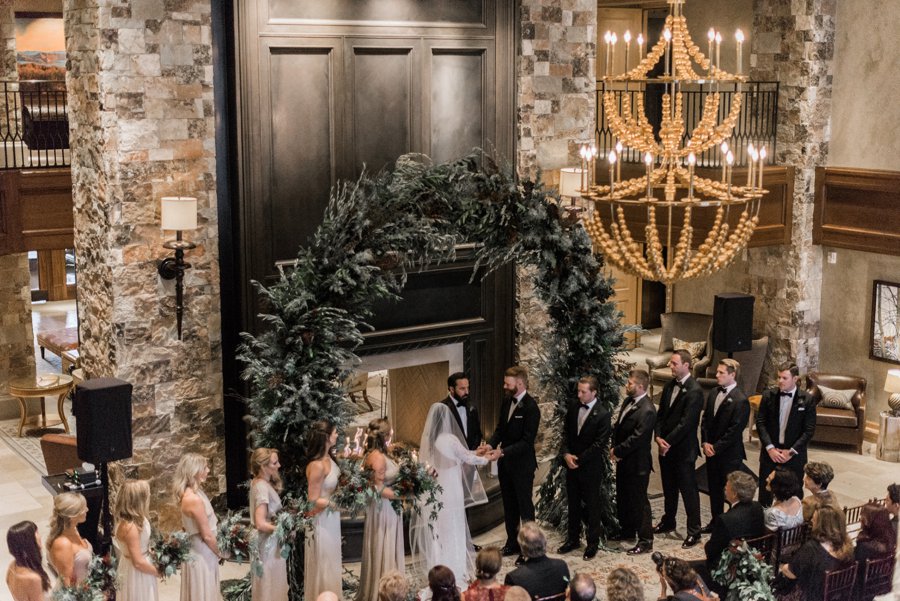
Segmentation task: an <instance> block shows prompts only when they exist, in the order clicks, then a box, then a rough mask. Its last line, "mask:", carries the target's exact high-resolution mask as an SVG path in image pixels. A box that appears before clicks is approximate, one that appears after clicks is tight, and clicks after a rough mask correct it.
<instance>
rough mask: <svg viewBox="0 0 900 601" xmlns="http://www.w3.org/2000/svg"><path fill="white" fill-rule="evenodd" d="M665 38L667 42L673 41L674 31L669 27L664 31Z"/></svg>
mask: <svg viewBox="0 0 900 601" xmlns="http://www.w3.org/2000/svg"><path fill="white" fill-rule="evenodd" d="M663 37H664V38H665V39H666V42H671V41H672V31H671V30H670V29H669V28H668V27H666V28H665V29H664V30H663Z"/></svg>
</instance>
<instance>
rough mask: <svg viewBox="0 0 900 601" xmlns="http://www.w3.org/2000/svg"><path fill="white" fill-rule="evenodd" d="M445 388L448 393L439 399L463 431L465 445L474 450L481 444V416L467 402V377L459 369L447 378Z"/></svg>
mask: <svg viewBox="0 0 900 601" xmlns="http://www.w3.org/2000/svg"><path fill="white" fill-rule="evenodd" d="M447 390H448V391H449V393H450V394H448V395H447V398H446V399H444V400H443V401H441V402H442V403H443V404H445V405H447V407H449V409H450V415H452V416H453V420H454V421H455V422H456V425H457V426H459V429H460V430H461V431H462V433H463V438H464V439H465V441H466V446H468V447H469V450H470V451H475V450H477V449H478V446H479V445H480V444H481V438H482V434H481V417H480V416H479V415H478V409H476V408H475V406H474V405H471V404H469V378H467V377H466V374H464V373H463V372H461V371H458V372H456V373H454V374H451V375H450V377H449V378H447Z"/></svg>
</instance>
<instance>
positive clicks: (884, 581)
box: [859, 557, 894, 601]
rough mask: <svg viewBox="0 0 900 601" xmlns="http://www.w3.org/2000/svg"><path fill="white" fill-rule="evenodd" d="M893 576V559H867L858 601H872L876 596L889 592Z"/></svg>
mask: <svg viewBox="0 0 900 601" xmlns="http://www.w3.org/2000/svg"><path fill="white" fill-rule="evenodd" d="M893 576H894V558H893V557H885V558H884V559H867V560H866V563H865V566H864V567H863V577H862V589H861V590H860V594H859V600H860V601H872V599H873V598H875V596H876V595H884V594H885V593H889V592H890V590H891V580H892V579H893Z"/></svg>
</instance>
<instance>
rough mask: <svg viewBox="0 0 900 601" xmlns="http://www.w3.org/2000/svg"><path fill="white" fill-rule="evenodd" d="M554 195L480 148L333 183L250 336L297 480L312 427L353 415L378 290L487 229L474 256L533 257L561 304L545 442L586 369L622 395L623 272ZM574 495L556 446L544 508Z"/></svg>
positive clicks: (290, 479)
mask: <svg viewBox="0 0 900 601" xmlns="http://www.w3.org/2000/svg"><path fill="white" fill-rule="evenodd" d="M551 200H553V198H552V197H551V195H550V194H549V193H548V192H547V191H546V190H544V188H543V187H542V185H541V184H540V182H539V181H538V182H531V181H521V182H518V181H516V179H515V178H514V176H513V175H512V170H511V169H510V168H501V167H499V166H498V165H497V164H496V163H495V162H494V161H493V160H492V159H491V158H489V157H486V156H485V155H483V154H482V153H480V152H475V153H473V154H471V155H469V156H468V157H466V158H463V159H460V160H457V161H454V162H450V163H445V164H440V165H434V164H432V163H431V162H430V161H429V160H428V158H427V157H424V156H422V155H406V156H403V157H401V158H400V159H398V161H397V164H396V168H395V169H394V170H393V171H392V172H390V173H383V174H380V175H378V176H376V177H369V176H365V175H364V176H363V177H361V178H360V179H359V180H358V181H356V182H353V183H342V184H340V185H338V186H337V187H336V188H335V189H334V191H333V193H332V196H331V199H330V202H329V204H328V207H327V209H326V212H325V217H324V220H323V223H322V225H321V226H320V227H319V229H318V231H317V232H316V234H315V236H314V237H313V240H312V241H311V243H310V244H309V245H308V246H307V247H305V248H302V249H301V250H300V252H299V254H298V256H297V259H296V262H295V263H294V265H293V266H292V268H291V269H289V270H282V271H281V274H280V279H279V280H278V281H277V282H276V283H275V284H274V285H272V286H270V287H264V286H262V285H260V284H258V283H257V284H256V285H257V287H258V289H259V292H260V294H261V296H262V297H263V300H264V304H265V306H266V308H267V311H268V313H266V314H265V315H262V319H263V320H264V322H265V323H266V324H267V326H268V328H267V329H266V331H265V332H264V333H262V334H260V335H258V336H252V335H250V334H243V344H242V346H241V348H240V350H239V358H240V359H241V360H242V361H243V362H244V363H245V365H246V367H245V369H244V371H243V378H244V379H245V380H246V381H247V382H248V383H249V385H250V390H251V391H252V392H251V396H250V398H249V399H248V412H249V416H248V419H249V421H250V424H251V427H252V429H253V434H252V439H253V443H254V444H255V445H257V446H266V447H274V448H277V449H279V451H280V455H281V457H282V460H281V462H282V464H283V465H284V466H285V470H284V476H285V486H286V490H288V491H294V492H299V490H300V487H301V486H303V474H302V473H301V472H300V466H302V464H303V433H304V432H305V430H306V428H307V427H308V426H309V425H310V424H311V423H312V422H314V421H316V420H319V419H323V418H325V417H327V418H329V419H332V420H333V421H335V422H337V424H338V427H342V426H345V425H347V423H348V421H349V415H348V414H347V409H346V403H345V401H344V400H343V392H342V389H341V382H343V380H344V379H345V378H346V376H347V375H348V372H349V367H348V366H351V365H353V364H354V362H355V361H356V360H357V357H356V355H355V354H354V350H355V349H356V348H358V347H359V345H361V344H362V342H363V338H362V333H361V331H362V330H363V329H365V328H367V324H366V320H367V319H368V318H370V316H371V313H372V309H371V308H372V306H373V305H374V303H375V302H376V300H380V299H387V298H396V297H398V296H399V295H400V293H401V292H402V289H403V285H404V282H405V279H406V278H405V274H406V272H407V270H409V269H413V268H417V267H420V266H422V265H424V264H426V263H429V262H440V261H444V260H448V259H450V258H452V257H453V253H454V250H453V249H454V246H455V245H456V244H458V243H462V242H467V241H473V242H478V243H479V246H478V247H477V250H476V266H475V269H476V270H477V269H478V267H484V268H485V271H486V272H489V271H491V270H492V269H496V268H497V267H499V266H501V265H504V264H506V263H509V262H511V261H515V262H517V263H519V264H522V265H528V266H531V267H533V268H534V270H535V290H536V293H537V294H538V296H539V298H540V299H541V300H542V301H543V302H544V303H545V304H546V306H547V308H548V312H549V318H550V322H549V325H550V336H549V339H548V340H546V341H545V344H544V348H545V349H546V350H547V351H548V352H546V353H544V354H543V355H542V357H541V360H540V365H537V366H532V371H534V372H536V375H537V377H538V380H539V381H540V383H541V385H542V389H543V391H544V392H545V394H546V395H547V396H548V397H549V400H551V401H552V402H553V403H554V410H553V412H552V415H551V417H550V419H549V428H548V429H546V430H545V432H546V436H545V441H546V442H545V444H549V445H550V448H552V449H558V448H559V442H560V436H561V431H562V424H563V417H564V416H565V414H566V411H567V406H568V403H569V402H571V401H572V400H574V399H575V392H576V384H577V381H578V379H579V378H580V377H581V376H583V375H586V374H591V375H594V376H596V377H597V379H598V381H599V382H600V390H599V399H600V401H601V402H602V403H604V404H605V405H606V406H607V407H608V408H609V409H610V410H612V409H613V408H614V407H615V406H616V404H617V403H618V400H619V393H620V386H621V384H622V381H623V374H624V366H623V365H622V364H621V363H619V362H617V361H616V359H615V353H616V352H617V351H619V350H620V349H621V348H622V345H623V334H624V332H625V329H624V328H623V327H622V325H621V323H620V314H619V312H618V310H617V309H616V307H615V305H614V303H612V302H611V301H610V297H611V296H612V294H613V289H612V281H611V280H610V279H609V278H607V277H605V276H604V275H603V273H602V270H601V268H602V267H603V261H602V257H600V256H598V255H594V254H592V252H591V241H590V238H589V237H588V235H587V233H586V232H585V231H584V228H583V227H582V226H581V225H580V224H579V223H578V221H577V220H576V219H573V218H571V217H569V216H567V215H565V214H564V213H561V212H560V210H559V208H558V205H557V204H556V203H555V202H551ZM551 351H552V352H551ZM545 400H547V399H545ZM607 468H609V466H608V465H607ZM606 473H607V478H606V481H605V482H604V483H603V486H602V493H601V494H602V503H603V519H604V526H605V527H606V528H607V529H608V530H613V529H614V528H615V525H616V518H615V502H614V495H613V492H612V491H613V480H612V474H611V470H610V469H607V471H606ZM565 507H566V496H565V470H564V468H563V464H562V462H561V461H560V460H556V461H554V464H553V466H552V467H551V470H550V473H549V475H548V477H547V479H546V480H545V482H544V484H543V485H542V487H541V489H540V492H539V500H538V506H537V509H538V514H539V518H540V519H542V520H543V521H544V522H546V523H549V524H550V525H552V526H553V527H555V528H565V526H566V510H565Z"/></svg>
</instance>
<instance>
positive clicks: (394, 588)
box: [378, 570, 409, 601]
mask: <svg viewBox="0 0 900 601" xmlns="http://www.w3.org/2000/svg"><path fill="white" fill-rule="evenodd" d="M407 595H409V581H408V580H407V579H406V576H404V575H403V574H402V573H401V572H399V571H397V570H390V571H389V572H385V573H384V574H383V575H382V576H381V579H380V580H379V581H378V601H406V597H407Z"/></svg>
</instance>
